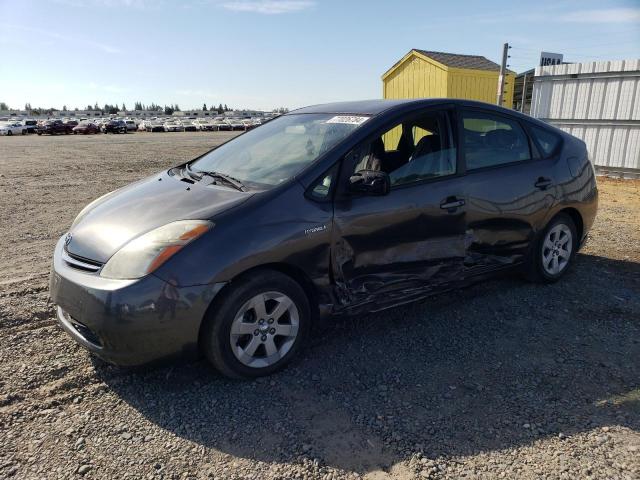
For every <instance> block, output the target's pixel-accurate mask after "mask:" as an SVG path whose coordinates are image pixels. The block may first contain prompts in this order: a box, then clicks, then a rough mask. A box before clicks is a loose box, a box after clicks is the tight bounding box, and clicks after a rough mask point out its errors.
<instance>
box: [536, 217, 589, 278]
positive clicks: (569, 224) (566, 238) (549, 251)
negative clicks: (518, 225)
mask: <svg viewBox="0 0 640 480" xmlns="http://www.w3.org/2000/svg"><path fill="white" fill-rule="evenodd" d="M577 246H578V236H577V231H576V226H575V223H574V222H573V220H572V219H571V217H570V216H569V215H566V214H564V213H560V214H558V215H556V216H555V217H554V218H553V219H552V220H551V221H550V222H549V224H548V225H547V227H546V228H545V230H544V232H543V233H542V235H540V236H539V237H538V239H537V240H536V242H535V245H534V248H533V250H532V252H531V253H530V255H529V259H528V261H527V265H526V269H525V274H526V277H527V278H528V279H529V280H531V281H535V282H539V283H553V282H556V281H558V280H559V279H560V277H562V276H563V275H564V274H565V273H566V272H567V270H569V267H570V266H571V263H572V262H573V258H574V257H575V254H576V251H577Z"/></svg>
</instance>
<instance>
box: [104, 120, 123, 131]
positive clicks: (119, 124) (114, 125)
mask: <svg viewBox="0 0 640 480" xmlns="http://www.w3.org/2000/svg"><path fill="white" fill-rule="evenodd" d="M102 131H103V132H104V133H127V131H128V129H127V124H126V123H125V122H124V120H110V121H109V122H107V123H105V124H104V125H103V126H102Z"/></svg>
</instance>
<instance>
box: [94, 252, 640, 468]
mask: <svg viewBox="0 0 640 480" xmlns="http://www.w3.org/2000/svg"><path fill="white" fill-rule="evenodd" d="M96 372H97V374H98V375H99V376H100V377H101V378H102V379H103V380H104V381H105V382H106V383H107V384H108V385H109V386H110V388H112V389H113V391H115V392H116V393H117V394H118V395H119V396H120V397H121V398H122V399H123V400H124V401H126V402H128V403H129V404H130V405H131V406H132V407H134V408H135V409H137V410H139V411H140V412H141V413H142V414H143V415H144V416H145V417H146V418H148V419H149V420H150V421H152V422H154V423H156V424H157V425H159V426H160V427H162V428H164V429H166V430H168V431H171V432H173V433H175V434H176V435H178V436H181V437H184V438H186V439H189V440H192V441H193V442H196V443H198V444H200V445H203V446H205V447H211V448H215V449H217V450H221V451H223V452H227V453H230V454H233V455H237V456H241V457H246V458H252V459H256V460H263V461H290V460H295V459H297V458H299V457H300V456H307V457H309V458H319V459H321V462H323V463H325V464H327V465H329V466H332V467H337V468H342V469H345V470H349V471H357V472H361V473H363V472H366V471H371V470H374V469H380V468H381V469H386V468H388V467H389V466H390V465H392V464H394V463H396V462H398V461H400V460H403V459H406V458H408V457H409V456H410V455H411V454H412V453H413V452H423V453H424V455H426V456H428V457H430V458H434V457H437V456H441V455H447V456H452V455H472V454H476V453H478V452H481V451H491V450H495V449H504V448H511V447H517V446H520V445H524V444H528V443H531V442H533V441H534V440H537V439H540V438H544V437H548V436H557V435H558V434H559V433H563V434H564V435H571V434H573V433H576V432H581V431H586V430H592V429H594V428H596V427H599V426H604V425H624V426H626V427H629V428H632V429H635V430H639V429H640V415H638V414H639V413H640V381H639V379H640V265H639V264H637V263H632V262H625V261H615V260H610V259H606V258H602V257H596V256H588V255H579V256H578V258H577V263H576V265H575V268H574V269H573V270H572V271H571V272H570V273H569V274H568V275H567V277H566V278H565V279H563V280H562V281H560V282H558V283H556V284H554V285H532V284H528V283H525V282H523V281H521V280H519V279H518V278H515V277H507V278H503V279H500V280H494V281H490V282H486V283H483V284H479V285H475V286H473V287H470V288H468V289H465V290H463V291H458V292H454V293H450V294H445V295H441V296H438V297H435V298H432V299H430V300H427V301H423V302H420V303H418V304H414V305H411V306H407V307H403V308H397V309H394V310H390V311H387V312H383V313H379V314H376V315H369V316H362V317H357V318H352V319H343V320H338V321H337V322H336V324H335V325H332V326H330V327H327V328H326V329H325V330H323V331H322V332H321V333H320V334H319V336H318V337H317V338H314V339H313V340H312V341H311V345H310V347H309V348H308V349H307V350H306V352H305V353H304V354H303V355H302V357H301V358H300V360H299V361H297V362H296V363H295V364H294V365H292V366H291V367H290V368H288V369H287V370H286V371H284V372H281V373H279V374H277V375H275V376H272V377H270V378H266V379H261V380H258V381H254V382H233V381H228V380H226V379H223V378H221V377H219V376H218V375H217V374H215V373H214V372H212V370H211V369H210V368H209V367H208V366H207V365H206V364H205V363H204V362H196V363H194V364H189V365H180V366H175V367H169V368H163V369H156V370H153V371H147V372H135V373H131V372H123V371H122V370H119V369H117V368H115V367H109V366H105V365H102V364H98V363H96Z"/></svg>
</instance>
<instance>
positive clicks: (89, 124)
mask: <svg viewBox="0 0 640 480" xmlns="http://www.w3.org/2000/svg"><path fill="white" fill-rule="evenodd" d="M264 121H265V119H260V118H243V119H236V118H224V117H216V118H213V119H190V118H185V119H176V118H172V117H169V118H160V117H158V118H152V119H148V120H142V121H139V120H134V119H130V118H101V119H92V120H87V119H81V120H72V119H67V120H62V119H53V120H41V121H37V120H21V121H8V122H5V123H3V124H0V135H26V134H28V133H37V134H38V135H43V134H48V135H63V134H64V135H68V134H85V135H87V134H93V133H129V132H135V131H141V132H197V131H209V132H216V131H231V130H243V131H245V130H250V129H252V128H254V127H256V126H258V125H261V124H262V123H263V122H264Z"/></svg>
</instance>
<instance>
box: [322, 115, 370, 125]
mask: <svg viewBox="0 0 640 480" xmlns="http://www.w3.org/2000/svg"><path fill="white" fill-rule="evenodd" d="M367 120H369V117H356V116H354V115H336V116H335V117H332V118H330V119H329V120H327V123H344V124H347V125H361V124H363V123H364V122H366V121H367Z"/></svg>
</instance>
